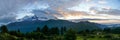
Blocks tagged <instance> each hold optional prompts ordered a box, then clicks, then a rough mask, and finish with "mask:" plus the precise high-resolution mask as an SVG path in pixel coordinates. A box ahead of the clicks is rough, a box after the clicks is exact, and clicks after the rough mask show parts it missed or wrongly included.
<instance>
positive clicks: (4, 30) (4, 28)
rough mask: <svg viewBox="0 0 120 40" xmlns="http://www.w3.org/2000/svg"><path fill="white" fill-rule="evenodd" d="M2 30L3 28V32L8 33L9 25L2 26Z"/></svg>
mask: <svg viewBox="0 0 120 40" xmlns="http://www.w3.org/2000/svg"><path fill="white" fill-rule="evenodd" d="M0 30H1V32H2V33H7V32H8V29H7V26H5V25H2V26H1V27H0Z"/></svg>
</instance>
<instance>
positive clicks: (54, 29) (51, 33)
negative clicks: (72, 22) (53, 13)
mask: <svg viewBox="0 0 120 40" xmlns="http://www.w3.org/2000/svg"><path fill="white" fill-rule="evenodd" d="M49 33H50V35H58V34H59V29H58V28H57V27H53V28H51V29H50V32H49Z"/></svg>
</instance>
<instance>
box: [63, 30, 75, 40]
mask: <svg viewBox="0 0 120 40" xmlns="http://www.w3.org/2000/svg"><path fill="white" fill-rule="evenodd" d="M64 37H65V40H76V32H75V31H73V30H72V29H69V30H68V31H67V32H66V34H65V35H64Z"/></svg>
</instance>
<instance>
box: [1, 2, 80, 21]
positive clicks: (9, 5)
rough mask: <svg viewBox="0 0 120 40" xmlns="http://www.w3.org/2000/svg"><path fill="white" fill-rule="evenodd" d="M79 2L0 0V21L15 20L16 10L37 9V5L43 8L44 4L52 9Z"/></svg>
mask: <svg viewBox="0 0 120 40" xmlns="http://www.w3.org/2000/svg"><path fill="white" fill-rule="evenodd" d="M80 2H81V0H74V1H73V0H0V22H5V23H6V22H10V21H14V20H16V17H17V16H18V15H17V14H20V13H18V12H19V11H21V10H29V11H30V10H33V9H34V8H36V9H39V7H40V8H43V7H44V8H45V7H46V6H49V8H52V9H56V8H61V9H64V8H67V7H71V6H74V5H77V4H78V3H80ZM68 4H70V5H68ZM24 8H26V9H24ZM10 14H12V16H11V15H10ZM21 14H23V13H21ZM6 15H7V16H6Z"/></svg>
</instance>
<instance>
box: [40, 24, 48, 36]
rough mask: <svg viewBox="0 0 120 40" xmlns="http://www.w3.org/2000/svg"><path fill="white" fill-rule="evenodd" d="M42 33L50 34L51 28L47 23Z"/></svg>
mask: <svg viewBox="0 0 120 40" xmlns="http://www.w3.org/2000/svg"><path fill="white" fill-rule="evenodd" d="M41 31H42V33H43V34H46V35H48V34H49V28H48V26H47V25H45V26H44V27H43V28H42V30H41Z"/></svg>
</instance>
